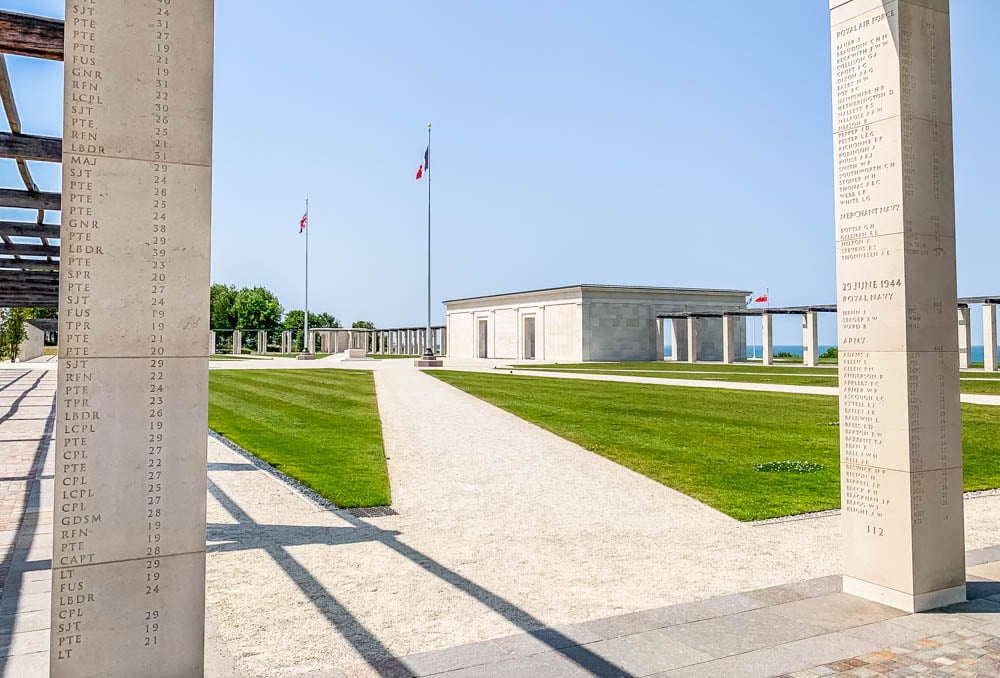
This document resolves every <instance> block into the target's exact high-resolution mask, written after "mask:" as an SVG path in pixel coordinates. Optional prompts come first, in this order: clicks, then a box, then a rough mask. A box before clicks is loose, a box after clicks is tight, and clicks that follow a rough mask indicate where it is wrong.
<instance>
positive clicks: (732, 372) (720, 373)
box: [507, 362, 1000, 395]
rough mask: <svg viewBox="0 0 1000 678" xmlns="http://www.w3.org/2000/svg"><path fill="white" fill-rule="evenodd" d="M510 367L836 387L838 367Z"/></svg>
mask: <svg viewBox="0 0 1000 678" xmlns="http://www.w3.org/2000/svg"><path fill="white" fill-rule="evenodd" d="M507 369H517V370H532V371H537V372H574V373H586V374H608V375H629V376H637V377H660V378H669V379H694V380H711V381H730V382H741V383H752V384H786V385H789V386H837V384H838V378H837V368H836V367H833V368H830V367H786V366H783V365H774V366H771V367H763V366H761V365H753V364H747V363H739V364H736V365H721V364H717V363H695V364H692V363H673V362H659V363H657V362H634V363H567V364H541V365H532V364H526V365H524V364H522V365H509V366H508V368H507ZM961 391H962V393H976V394H983V395H1000V373H996V372H972V371H963V372H962V373H961Z"/></svg>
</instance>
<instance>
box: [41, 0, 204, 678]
mask: <svg viewBox="0 0 1000 678" xmlns="http://www.w3.org/2000/svg"><path fill="white" fill-rule="evenodd" d="M212 58H213V3H212V2H206V1H204V0H68V1H67V2H66V27H65V59H64V61H65V63H64V67H65V71H64V75H65V80H64V83H65V85H64V88H65V89H64V124H63V183H62V247H63V250H62V262H61V266H60V283H59V284H60V291H59V322H60V326H61V327H60V335H61V336H60V341H59V376H58V389H59V390H58V398H57V410H56V416H57V423H56V430H55V433H54V435H55V438H56V454H57V464H56V473H55V487H56V494H55V506H54V525H55V529H54V534H53V541H54V544H53V556H52V580H53V581H52V632H51V641H50V642H51V662H50V667H51V668H50V672H51V675H52V676H55V677H59V678H63V677H65V678H74V677H78V676H112V677H119V676H120V677H125V676H128V677H134V676H199V675H202V673H203V662H204V648H203V638H204V610H205V489H206V488H205V461H206V433H207V407H208V356H207V354H208V352H209V350H210V347H209V339H210V336H211V335H210V333H209V327H208V290H209V281H210V280H209V246H210V216H211V172H212V170H211V162H212ZM211 350H213V352H214V345H213V346H212V347H211Z"/></svg>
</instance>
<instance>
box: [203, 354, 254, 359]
mask: <svg viewBox="0 0 1000 678" xmlns="http://www.w3.org/2000/svg"><path fill="white" fill-rule="evenodd" d="M208 359H209V360H266V358H264V356H262V355H231V354H229V353H216V354H214V355H210V356H208Z"/></svg>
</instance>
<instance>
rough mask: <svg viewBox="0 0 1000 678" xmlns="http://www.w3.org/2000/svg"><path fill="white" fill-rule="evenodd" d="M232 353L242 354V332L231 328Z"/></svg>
mask: <svg viewBox="0 0 1000 678" xmlns="http://www.w3.org/2000/svg"><path fill="white" fill-rule="evenodd" d="M233 355H243V333H242V332H240V331H239V330H233Z"/></svg>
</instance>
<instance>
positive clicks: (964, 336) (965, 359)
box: [958, 306, 972, 370]
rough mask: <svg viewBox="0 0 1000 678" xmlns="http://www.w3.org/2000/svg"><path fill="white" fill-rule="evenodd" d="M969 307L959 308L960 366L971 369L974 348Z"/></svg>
mask: <svg viewBox="0 0 1000 678" xmlns="http://www.w3.org/2000/svg"><path fill="white" fill-rule="evenodd" d="M969 315H970V314H969V307H968V306H965V307H962V308H959V309H958V367H959V368H960V369H963V370H967V369H969V360H970V351H971V349H972V326H971V324H970V323H969Z"/></svg>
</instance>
